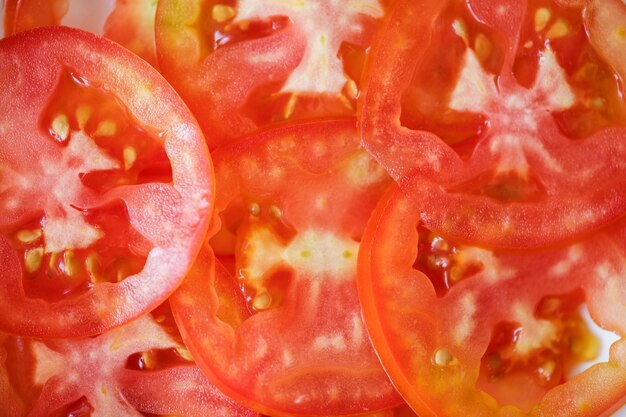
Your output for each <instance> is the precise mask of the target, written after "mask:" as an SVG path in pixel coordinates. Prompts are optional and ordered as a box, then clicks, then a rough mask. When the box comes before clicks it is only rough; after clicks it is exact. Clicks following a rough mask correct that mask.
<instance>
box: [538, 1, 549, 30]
mask: <svg viewBox="0 0 626 417" xmlns="http://www.w3.org/2000/svg"><path fill="white" fill-rule="evenodd" d="M551 18H552V13H550V10H549V9H547V8H545V7H540V8H539V9H537V11H536V12H535V32H541V31H542V30H544V29H545V28H546V26H548V22H549V21H550V19H551Z"/></svg>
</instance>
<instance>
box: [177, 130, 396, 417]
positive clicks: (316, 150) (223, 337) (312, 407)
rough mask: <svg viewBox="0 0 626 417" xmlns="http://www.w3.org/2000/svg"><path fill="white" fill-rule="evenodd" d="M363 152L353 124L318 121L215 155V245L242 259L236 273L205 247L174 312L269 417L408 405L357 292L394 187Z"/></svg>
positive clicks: (215, 376) (230, 381)
mask: <svg viewBox="0 0 626 417" xmlns="http://www.w3.org/2000/svg"><path fill="white" fill-rule="evenodd" d="M358 142H359V141H358V137H357V135H356V128H355V121H354V120H340V121H337V120H331V121H323V122H322V121H318V122H311V123H304V124H292V125H287V126H284V127H281V128H277V129H273V130H268V131H266V132H263V133H261V134H259V135H257V136H253V137H249V138H246V139H244V140H242V141H240V142H237V143H235V144H233V145H231V146H228V147H224V148H221V149H219V150H217V151H216V152H215V153H214V155H213V156H214V161H215V167H216V183H217V184H218V191H217V206H216V210H217V212H218V213H220V219H221V220H219V223H220V224H221V228H220V230H219V232H218V234H217V235H216V236H215V237H214V238H213V239H212V241H211V243H212V245H214V246H215V247H216V250H219V251H220V253H221V256H225V255H226V254H228V252H229V251H230V252H231V254H234V257H235V268H236V275H235V276H233V274H232V273H230V272H228V271H227V270H226V269H225V268H223V267H221V266H220V267H214V256H213V252H212V249H211V248H208V247H207V248H205V250H204V251H202V252H201V254H200V257H199V260H198V261H197V263H196V265H195V267H194V269H193V270H192V272H191V274H190V276H189V277H188V278H187V279H186V280H185V281H184V283H183V284H182V285H181V287H180V288H179V290H178V291H176V292H175V293H174V295H173V296H172V299H171V300H172V310H173V313H174V317H175V318H176V321H177V323H178V324H179V326H180V328H181V333H182V335H183V339H184V340H185V343H186V345H187V346H188V347H189V349H190V351H191V352H192V354H193V356H194V358H195V359H196V361H197V362H198V364H199V366H200V367H201V369H203V370H204V372H205V373H206V374H207V375H209V376H210V377H211V378H212V380H213V381H214V382H215V384H216V385H218V386H219V387H220V388H221V389H223V390H224V392H226V393H228V394H229V395H231V396H232V397H233V398H235V399H237V400H239V401H240V402H242V403H243V404H246V405H247V406H249V407H250V408H253V409H255V410H257V411H259V412H262V413H267V414H270V415H278V416H286V415H296V414H297V415H345V414H356V413H365V412H373V411H375V410H382V409H386V408H390V407H392V406H394V405H397V404H399V403H400V402H401V401H400V398H399V397H398V395H397V393H396V392H395V390H394V389H393V387H392V386H391V384H390V382H389V380H388V378H387V376H386V374H385V373H384V371H383V370H382V368H381V367H380V363H379V361H378V359H377V358H376V356H375V354H374V352H373V350H372V348H371V345H370V343H369V340H368V337H367V334H366V333H365V331H364V330H365V329H364V328H363V325H362V322H361V318H360V308H359V304H358V298H357V294H356V287H355V280H356V276H355V273H356V255H357V251H358V247H359V241H360V237H361V233H362V231H363V228H364V226H365V222H366V221H367V218H368V217H369V212H370V211H371V209H372V208H373V207H374V205H375V202H376V200H377V199H378V197H379V196H380V194H381V192H382V190H383V189H384V187H385V186H386V185H388V184H389V181H390V179H389V178H388V176H387V175H386V174H385V173H384V171H383V170H382V168H381V167H379V166H378V165H377V164H376V163H374V162H373V160H372V159H371V158H370V157H369V155H368V154H367V153H365V152H364V151H363V150H362V149H361V148H360V146H359V143H358ZM228 235H231V236H232V237H234V239H228V238H227V236H228ZM217 240H219V241H220V242H219V244H218V242H217ZM228 242H230V246H229V243H228ZM218 264H219V263H218ZM214 271H215V272H214ZM238 286H240V288H241V289H239V290H237V287H238ZM242 290H243V291H242ZM242 300H243V303H242ZM242 304H243V305H242ZM224 306H229V307H228V308H226V310H228V311H239V313H238V314H236V315H233V314H231V315H230V316H226V315H225V314H224V313H223V311H224ZM237 306H238V307H237Z"/></svg>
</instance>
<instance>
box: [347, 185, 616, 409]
mask: <svg viewBox="0 0 626 417" xmlns="http://www.w3.org/2000/svg"><path fill="white" fill-rule="evenodd" d="M624 226H626V225H622V226H621V227H624ZM617 237H618V235H617V234H615V233H608V232H607V233H603V232H601V233H599V234H598V235H595V236H594V237H592V238H589V239H587V240H583V241H579V242H575V243H572V244H569V245H565V246H562V247H555V248H552V249H543V250H535V251H532V252H530V251H529V252H523V251H504V250H499V251H492V250H489V249H486V248H482V247H478V246H472V245H466V244H463V243H459V242H455V241H453V240H450V239H447V238H444V237H442V236H440V235H437V234H436V233H434V232H432V231H430V230H428V229H426V228H424V226H423V224H422V223H421V220H420V213H419V210H417V209H416V206H414V205H413V204H412V201H411V200H409V199H408V198H407V197H405V196H404V194H403V193H402V192H401V191H400V190H399V189H398V188H397V187H396V188H395V189H393V190H391V191H390V192H389V193H388V194H387V196H386V197H384V198H383V199H382V200H381V202H380V203H379V206H378V207H377V209H376V210H375V212H374V214H373V216H372V218H371V220H370V223H369V224H368V227H367V229H366V232H365V235H364V237H363V241H362V245H361V251H360V253H359V275H358V277H359V280H358V284H359V295H360V299H361V302H362V306H363V316H364V319H365V322H366V325H367V328H368V331H369V334H370V337H371V338H372V342H373V344H374V346H375V348H376V350H377V353H378V355H379V357H380V358H381V361H382V363H383V365H384V366H385V369H386V370H387V372H388V373H389V375H390V377H391V378H392V380H393V382H394V385H395V386H396V388H398V390H399V391H400V393H401V394H402V395H403V397H404V398H405V400H406V401H407V402H408V403H409V404H410V405H411V407H412V408H413V409H414V410H415V411H416V412H417V413H418V415H420V416H440V417H441V416H467V415H472V416H474V415H476V416H477V415H484V416H548V415H549V416H555V417H556V416H564V417H565V416H599V415H609V414H610V413H611V412H613V411H615V410H616V409H617V408H618V407H619V406H620V405H622V404H623V403H624V402H625V401H626V350H625V346H624V340H623V339H620V340H619V341H617V342H615V343H614V344H613V345H612V346H611V350H610V357H609V359H608V362H604V363H598V364H595V365H593V366H591V367H589V365H587V368H588V369H586V370H584V371H582V372H580V373H578V374H577V372H579V370H580V368H581V367H583V368H584V366H582V364H584V363H586V362H587V361H590V360H592V359H594V358H595V357H596V355H597V354H598V353H599V348H600V347H599V344H598V340H597V339H596V338H595V336H594V335H593V334H592V333H591V331H590V329H589V328H588V325H587V324H586V322H585V321H584V320H583V318H582V316H581V314H582V313H581V311H582V310H581V308H584V307H586V308H587V309H588V311H589V313H590V316H591V318H592V319H593V321H594V322H595V323H597V325H599V326H600V327H602V328H604V329H605V330H607V331H610V332H615V333H616V334H617V335H619V336H620V337H623V336H624V335H625V334H626V333H625V332H626V322H625V321H624V317H626V316H625V315H624V313H625V311H624V304H623V303H620V302H616V300H617V299H618V298H619V297H621V296H622V295H623V293H624V291H626V289H625V288H624V285H623V283H624V277H625V276H626V254H625V253H624V251H623V246H624V243H623V242H619V241H616V240H614V239H615V238H617Z"/></svg>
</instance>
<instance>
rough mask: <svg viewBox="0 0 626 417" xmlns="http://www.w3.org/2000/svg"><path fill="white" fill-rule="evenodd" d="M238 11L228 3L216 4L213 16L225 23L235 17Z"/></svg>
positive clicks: (214, 18)
mask: <svg viewBox="0 0 626 417" xmlns="http://www.w3.org/2000/svg"><path fill="white" fill-rule="evenodd" d="M236 14H237V12H236V11H235V9H234V8H233V7H231V6H228V5H226V4H216V5H215V6H213V9H212V11H211V17H212V18H213V20H215V21H216V22H218V23H223V22H225V21H227V20H230V19H232V18H233V17H235V15H236Z"/></svg>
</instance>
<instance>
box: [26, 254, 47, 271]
mask: <svg viewBox="0 0 626 417" xmlns="http://www.w3.org/2000/svg"><path fill="white" fill-rule="evenodd" d="M42 260H43V248H35V249H30V250H27V251H26V253H25V254H24V262H25V264H26V270H27V271H28V272H29V273H31V274H32V273H33V272H37V270H39V268H40V267H41V261H42Z"/></svg>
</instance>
